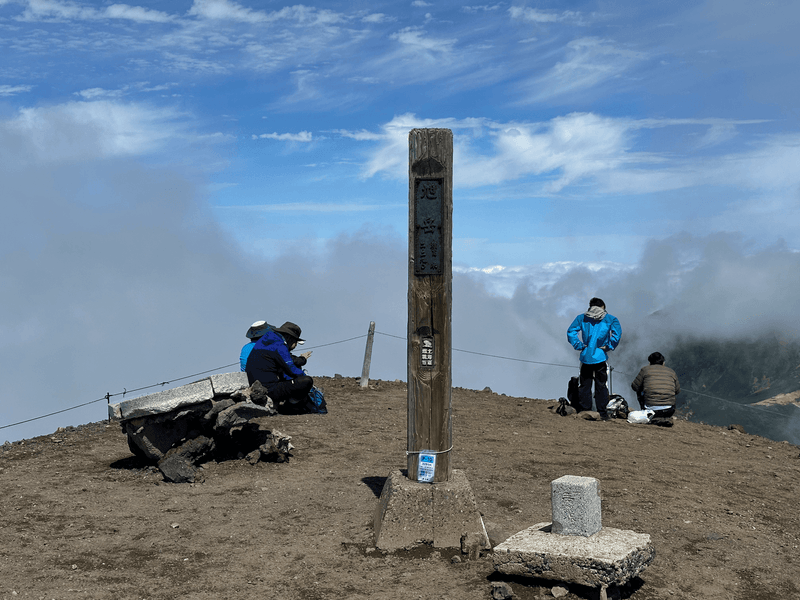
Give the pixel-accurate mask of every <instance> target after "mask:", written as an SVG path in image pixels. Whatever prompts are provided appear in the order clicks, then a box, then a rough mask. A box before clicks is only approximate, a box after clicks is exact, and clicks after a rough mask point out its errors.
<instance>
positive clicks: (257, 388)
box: [248, 381, 275, 410]
mask: <svg viewBox="0 0 800 600" xmlns="http://www.w3.org/2000/svg"><path fill="white" fill-rule="evenodd" d="M248 397H249V398H250V402H252V403H253V404H258V405H259V406H264V407H267V408H269V409H271V410H275V407H274V406H273V404H272V398H270V397H269V394H268V393H267V388H265V387H264V386H263V385H261V382H260V381H256V382H254V383H253V385H251V386H250V388H249V389H248Z"/></svg>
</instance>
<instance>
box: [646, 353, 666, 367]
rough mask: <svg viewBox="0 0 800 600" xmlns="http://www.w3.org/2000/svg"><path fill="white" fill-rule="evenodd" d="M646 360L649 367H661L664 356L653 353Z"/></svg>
mask: <svg viewBox="0 0 800 600" xmlns="http://www.w3.org/2000/svg"><path fill="white" fill-rule="evenodd" d="M647 360H648V361H649V362H650V364H651V365H663V364H664V355H663V354H661V352H653V353H652V354H651V355H650V356H648V357H647Z"/></svg>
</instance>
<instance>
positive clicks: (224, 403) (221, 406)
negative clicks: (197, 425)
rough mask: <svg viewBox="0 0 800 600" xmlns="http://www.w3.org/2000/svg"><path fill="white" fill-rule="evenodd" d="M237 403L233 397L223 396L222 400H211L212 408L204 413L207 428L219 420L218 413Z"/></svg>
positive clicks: (204, 423) (204, 422)
mask: <svg viewBox="0 0 800 600" xmlns="http://www.w3.org/2000/svg"><path fill="white" fill-rule="evenodd" d="M234 404H236V401H235V400H234V399H233V398H223V399H221V400H216V399H215V400H212V401H211V410H209V411H208V412H207V413H206V414H204V415H203V425H204V426H205V428H208V427H212V426H213V425H214V424H215V423H216V422H217V415H219V413H221V412H222V411H223V410H225V409H226V408H230V407H231V406H233V405H234Z"/></svg>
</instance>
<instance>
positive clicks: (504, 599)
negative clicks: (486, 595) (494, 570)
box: [492, 581, 514, 600]
mask: <svg viewBox="0 0 800 600" xmlns="http://www.w3.org/2000/svg"><path fill="white" fill-rule="evenodd" d="M513 597H514V591H513V590H512V589H511V586H510V585H508V584H507V583H506V582H505V581H493V582H492V598H493V600H510V599H511V598H513Z"/></svg>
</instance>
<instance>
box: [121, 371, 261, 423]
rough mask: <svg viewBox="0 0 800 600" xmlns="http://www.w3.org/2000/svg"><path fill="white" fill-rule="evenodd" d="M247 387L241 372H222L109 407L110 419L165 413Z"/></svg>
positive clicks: (125, 419) (243, 374) (245, 378)
mask: <svg viewBox="0 0 800 600" xmlns="http://www.w3.org/2000/svg"><path fill="white" fill-rule="evenodd" d="M248 385H249V384H248V382H247V374H246V373H244V372H242V371H238V372H235V373H220V374H218V375H212V376H211V377H206V378H205V379H201V380H200V381H196V382H194V383H189V384H187V385H182V386H180V387H177V388H173V389H171V390H165V391H163V392H156V393H155V394H147V395H146V396H139V397H138V398H132V399H130V400H125V401H123V402H119V403H117V404H109V405H108V416H109V418H110V419H116V420H118V421H127V420H128V419H135V418H139V417H151V416H155V415H160V414H165V413H169V412H172V411H174V410H177V409H179V408H182V407H185V406H191V405H193V404H200V403H202V402H206V401H209V400H212V399H213V398H214V397H215V396H230V395H231V394H233V393H234V392H236V391H238V390H242V389H244V388H246V387H248Z"/></svg>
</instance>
